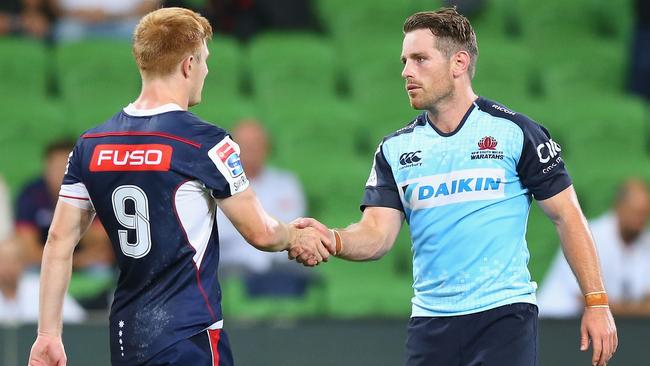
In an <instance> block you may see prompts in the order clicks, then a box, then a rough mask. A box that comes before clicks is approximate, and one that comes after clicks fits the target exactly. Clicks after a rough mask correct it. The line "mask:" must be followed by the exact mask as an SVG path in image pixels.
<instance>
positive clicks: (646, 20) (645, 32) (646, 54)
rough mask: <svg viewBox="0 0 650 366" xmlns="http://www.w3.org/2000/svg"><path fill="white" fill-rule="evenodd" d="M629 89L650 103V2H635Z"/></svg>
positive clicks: (641, 0) (646, 0) (637, 0)
mask: <svg viewBox="0 0 650 366" xmlns="http://www.w3.org/2000/svg"><path fill="white" fill-rule="evenodd" d="M634 8H635V9H634V14H635V16H636V20H635V24H634V32H633V41H632V49H631V54H630V74H629V81H628V83H629V89H630V91H631V92H632V93H634V94H638V95H639V96H641V97H643V98H645V99H646V101H648V102H650V1H648V0H636V1H635V7H634Z"/></svg>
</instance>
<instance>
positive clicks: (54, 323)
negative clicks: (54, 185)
mask: <svg viewBox="0 0 650 366" xmlns="http://www.w3.org/2000/svg"><path fill="white" fill-rule="evenodd" d="M94 215H95V213H94V211H92V210H88V209H84V208H82V207H78V206H76V205H73V204H69V203H66V202H64V201H63V200H61V199H60V200H59V202H58V203H57V205H56V209H55V211H54V218H53V219H52V225H51V226H50V231H49V234H48V238H47V242H46V244H45V249H44V251H43V261H42V265H41V281H40V295H39V297H40V299H39V319H38V336H37V338H36V342H34V345H33V346H32V351H31V354H30V357H29V365H41V364H42V365H59V364H61V365H63V364H65V359H66V356H65V351H64V350H63V343H62V340H61V333H62V328H63V325H62V311H63V299H64V297H65V294H66V291H67V288H68V283H69V282H70V275H71V272H72V253H73V251H74V248H75V246H76V245H77V243H78V242H79V239H80V238H81V236H82V235H83V234H84V232H85V231H86V230H87V229H88V227H89V226H90V223H91V222H92V219H93V217H94Z"/></svg>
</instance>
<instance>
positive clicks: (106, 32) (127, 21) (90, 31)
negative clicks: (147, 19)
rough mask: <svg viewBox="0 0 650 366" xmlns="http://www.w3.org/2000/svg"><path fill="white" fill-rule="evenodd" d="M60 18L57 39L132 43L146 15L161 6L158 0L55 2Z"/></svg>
mask: <svg viewBox="0 0 650 366" xmlns="http://www.w3.org/2000/svg"><path fill="white" fill-rule="evenodd" d="M53 1H54V2H55V9H56V13H57V16H58V21H57V23H56V25H55V28H54V39H55V40H56V41H60V42H68V41H76V40H80V39H84V38H115V39H124V40H130V39H131V38H132V36H133V30H134V29H135V26H136V24H138V21H139V20H140V17H142V16H143V15H144V14H147V13H149V12H150V11H152V10H155V9H156V8H158V7H159V6H160V1H159V0H110V1H104V0H53Z"/></svg>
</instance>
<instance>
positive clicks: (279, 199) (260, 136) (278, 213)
mask: <svg viewBox="0 0 650 366" xmlns="http://www.w3.org/2000/svg"><path fill="white" fill-rule="evenodd" d="M233 139H234V140H235V141H236V142H237V143H238V144H239V146H240V148H241V162H242V165H243V167H244V171H245V172H246V176H247V177H248V179H249V180H250V185H251V187H252V188H253V189H254V190H255V193H256V194H257V197H258V198H259V200H260V202H261V203H262V206H264V208H266V210H267V211H268V212H269V214H271V215H272V216H274V217H276V218H278V219H280V220H282V221H284V222H290V221H292V220H294V219H296V218H298V217H300V216H303V215H305V197H304V193H303V191H302V187H301V185H300V183H299V182H298V180H297V179H296V177H295V176H294V175H293V174H292V173H290V172H287V171H282V170H279V169H275V168H272V167H269V166H266V159H267V156H268V152H269V148H270V146H269V139H268V136H267V133H266V131H265V130H264V128H263V127H262V126H261V125H260V123H259V122H257V121H255V120H244V121H241V122H239V123H238V124H237V125H236V126H235V128H234V129H233ZM217 222H218V223H219V243H220V246H221V247H220V261H219V270H220V272H221V274H222V275H223V276H225V277H228V276H231V277H232V276H243V278H244V282H245V286H246V290H247V292H248V294H249V295H253V296H254V295H278V296H280V295H287V296H298V295H302V294H303V293H304V291H305V289H306V286H307V285H308V284H309V281H310V280H311V279H312V277H311V276H312V273H310V272H309V271H308V270H306V269H305V268H304V267H302V266H301V265H299V264H297V263H296V262H292V261H289V260H288V259H287V254H286V253H284V252H283V253H268V252H261V251H258V250H255V248H253V247H252V246H250V245H248V244H247V243H246V241H245V240H244V238H243V237H242V236H241V235H240V234H239V232H237V230H236V229H235V228H234V227H233V225H232V224H231V223H230V222H229V221H228V219H227V218H226V217H225V215H224V214H223V212H221V210H218V211H217Z"/></svg>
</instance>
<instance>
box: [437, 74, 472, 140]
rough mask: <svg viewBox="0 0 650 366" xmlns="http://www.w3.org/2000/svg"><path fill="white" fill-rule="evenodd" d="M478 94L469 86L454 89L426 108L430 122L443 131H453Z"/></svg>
mask: <svg viewBox="0 0 650 366" xmlns="http://www.w3.org/2000/svg"><path fill="white" fill-rule="evenodd" d="M476 98H478V96H477V95H476V94H475V93H474V91H473V90H472V87H471V86H467V87H465V88H461V89H457V90H454V92H453V93H451V94H450V95H448V96H447V97H445V98H443V99H441V100H439V101H438V102H437V103H436V105H434V106H433V107H430V108H427V115H428V116H429V120H431V123H433V124H434V126H436V128H437V129H438V130H440V131H442V132H444V133H450V132H453V131H455V130H456V129H457V128H458V126H459V125H460V122H461V120H462V119H463V116H464V115H465V113H467V110H468V109H469V107H470V106H471V105H472V103H474V101H475V100H476Z"/></svg>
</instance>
